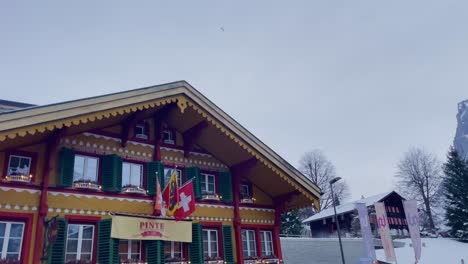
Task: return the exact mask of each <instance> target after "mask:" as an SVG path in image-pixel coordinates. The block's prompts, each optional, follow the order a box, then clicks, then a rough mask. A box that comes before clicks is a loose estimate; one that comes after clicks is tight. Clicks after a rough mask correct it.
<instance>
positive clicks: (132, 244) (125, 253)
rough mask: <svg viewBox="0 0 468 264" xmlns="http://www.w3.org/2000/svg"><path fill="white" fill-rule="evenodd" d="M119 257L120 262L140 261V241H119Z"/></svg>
mask: <svg viewBox="0 0 468 264" xmlns="http://www.w3.org/2000/svg"><path fill="white" fill-rule="evenodd" d="M119 256H120V260H121V261H128V260H141V241H140V240H125V239H121V240H120V241H119Z"/></svg>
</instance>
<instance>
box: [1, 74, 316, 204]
mask: <svg viewBox="0 0 468 264" xmlns="http://www.w3.org/2000/svg"><path fill="white" fill-rule="evenodd" d="M169 104H175V105H177V107H178V110H179V111H180V113H182V114H183V113H184V112H185V111H187V109H188V108H190V109H192V110H193V111H195V112H196V113H198V115H199V116H200V117H201V118H202V119H204V120H205V121H206V122H207V123H208V124H210V125H212V126H213V127H216V129H217V130H218V131H219V132H220V133H222V134H223V135H224V136H226V137H228V138H229V139H230V140H231V141H233V142H235V144H237V145H238V146H240V147H241V148H242V149H243V150H245V151H246V152H248V153H249V154H250V158H248V159H252V158H255V159H256V160H257V163H259V164H263V165H264V166H266V167H267V168H268V169H270V170H271V171H272V172H274V174H276V175H278V176H279V177H280V178H281V179H282V180H283V181H284V182H286V183H287V184H289V185H290V186H292V187H293V188H294V189H296V190H298V191H299V192H300V194H302V197H304V198H306V200H307V201H308V202H304V201H303V202H298V203H296V204H294V203H293V204H291V205H290V206H289V208H288V209H293V208H298V207H304V206H307V205H310V204H312V203H313V204H314V205H315V206H318V199H319V197H320V189H319V188H318V187H317V186H316V185H314V184H313V183H312V182H311V181H310V180H308V179H307V178H306V177H305V176H304V175H302V174H301V173H300V172H299V171H298V170H297V169H295V168H294V167H293V166H292V165H290V164H289V163H288V162H287V161H285V160H284V159H283V158H281V157H280V156H279V155H278V154H276V153H275V152H274V151H273V150H271V149H270V148H269V147H268V146H266V145H265V144H264V143H263V142H261V141H260V140H259V139H258V138H256V137H255V136H254V135H252V134H251V133H250V132H249V131H247V130H246V129H245V128H244V127H242V126H241V125H240V124H239V123H237V122H236V121H235V120H234V119H233V118H231V117H230V116H229V115H227V114H226V113H225V112H224V111H222V110H221V109H220V108H219V107H217V106H216V105H215V104H214V103H212V102H211V101H210V100H208V99H207V98H206V97H205V96H204V95H202V94H201V93H200V92H198V91H197V90H196V89H195V88H193V87H192V86H191V85H190V84H188V83H187V82H185V81H179V82H174V83H169V84H163V85H158V86H152V87H147V88H141V89H136V90H131V91H127V92H121V93H115V94H109V95H104V96H98V97H92V98H86V99H82V100H76V101H70V102H64V103H59V104H52V105H46V106H40V107H33V108H27V109H23V110H18V111H13V112H7V113H3V114H0V146H1V145H2V144H3V143H6V142H9V141H12V140H16V139H20V138H24V137H28V136H33V135H37V134H42V133H50V132H52V131H55V130H57V129H61V128H64V127H67V128H73V127H75V126H80V125H84V124H87V123H89V122H94V121H101V120H106V119H110V118H114V117H119V116H122V117H123V118H124V117H127V116H129V115H132V114H133V113H135V112H137V111H142V110H148V109H160V108H162V107H164V106H165V105H169ZM192 144H193V142H192ZM248 159H246V160H248Z"/></svg>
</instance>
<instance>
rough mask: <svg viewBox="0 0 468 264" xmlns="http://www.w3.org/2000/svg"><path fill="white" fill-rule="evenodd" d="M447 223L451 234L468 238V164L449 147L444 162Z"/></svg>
mask: <svg viewBox="0 0 468 264" xmlns="http://www.w3.org/2000/svg"><path fill="white" fill-rule="evenodd" d="M444 173H445V176H446V178H445V181H444V187H445V198H446V218H447V225H448V226H449V227H450V228H451V231H450V233H451V235H452V236H454V237H457V238H459V239H462V240H468V195H467V190H468V165H467V163H466V161H465V160H463V159H462V157H461V156H460V155H459V154H458V152H457V151H456V150H455V149H454V148H451V149H450V151H449V153H448V155H447V163H445V164H444Z"/></svg>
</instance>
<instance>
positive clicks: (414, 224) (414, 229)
mask: <svg viewBox="0 0 468 264" xmlns="http://www.w3.org/2000/svg"><path fill="white" fill-rule="evenodd" d="M403 207H404V208H405V215H406V222H407V223H408V229H409V233H410V237H411V242H412V243H413V249H414V257H415V259H416V263H419V260H420V259H421V235H420V234H419V214H418V204H417V202H416V201H415V200H410V201H403Z"/></svg>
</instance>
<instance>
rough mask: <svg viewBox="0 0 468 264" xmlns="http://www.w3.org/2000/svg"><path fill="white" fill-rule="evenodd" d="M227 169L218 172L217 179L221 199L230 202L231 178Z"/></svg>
mask: <svg viewBox="0 0 468 264" xmlns="http://www.w3.org/2000/svg"><path fill="white" fill-rule="evenodd" d="M231 178H232V177H231V173H230V172H229V171H225V172H220V173H219V174H218V181H219V195H220V196H221V200H222V201H225V202H232V179H231Z"/></svg>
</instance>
